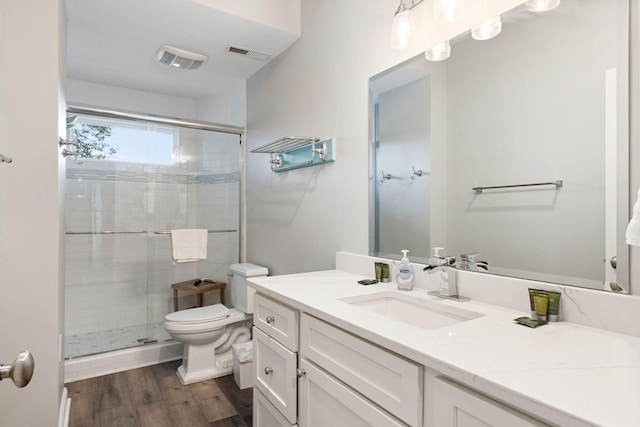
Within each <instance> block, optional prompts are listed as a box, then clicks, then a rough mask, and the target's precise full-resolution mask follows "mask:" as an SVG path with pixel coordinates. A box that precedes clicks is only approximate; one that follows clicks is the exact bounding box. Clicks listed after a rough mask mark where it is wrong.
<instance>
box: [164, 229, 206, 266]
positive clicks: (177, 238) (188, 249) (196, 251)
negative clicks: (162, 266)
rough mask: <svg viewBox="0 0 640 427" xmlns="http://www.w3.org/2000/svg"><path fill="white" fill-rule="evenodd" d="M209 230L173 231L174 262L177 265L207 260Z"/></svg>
mask: <svg viewBox="0 0 640 427" xmlns="http://www.w3.org/2000/svg"><path fill="white" fill-rule="evenodd" d="M208 236H209V231H208V230H203V229H191V230H189V229H186V230H171V247H172V252H173V260H174V261H175V262H177V263H181V262H193V261H202V260H205V259H207V238H208Z"/></svg>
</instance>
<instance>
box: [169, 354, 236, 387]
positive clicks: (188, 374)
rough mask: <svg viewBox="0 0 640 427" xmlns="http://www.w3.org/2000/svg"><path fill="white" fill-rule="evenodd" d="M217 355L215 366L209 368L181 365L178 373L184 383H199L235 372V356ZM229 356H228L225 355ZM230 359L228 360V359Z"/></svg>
mask: <svg viewBox="0 0 640 427" xmlns="http://www.w3.org/2000/svg"><path fill="white" fill-rule="evenodd" d="M221 356H222V357H220V356H218V357H216V363H215V366H209V367H208V368H207V369H200V370H194V369H191V370H187V369H186V368H185V366H184V365H180V366H179V367H178V370H177V371H176V374H177V375H178V378H180V382H181V383H182V384H183V385H188V384H193V383H197V382H199V381H205V380H210V379H212V378H218V377H224V376H225V375H230V374H232V373H233V357H229V355H221ZM224 356H227V357H224ZM227 359H228V360H227Z"/></svg>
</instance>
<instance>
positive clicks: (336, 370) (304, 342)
mask: <svg viewBox="0 0 640 427" xmlns="http://www.w3.org/2000/svg"><path fill="white" fill-rule="evenodd" d="M300 319H301V320H300V356H301V357H303V358H305V359H307V360H311V361H312V362H313V363H315V364H316V365H318V366H319V367H321V368H322V369H324V370H325V371H327V372H330V373H331V375H333V376H334V377H336V378H338V379H339V380H340V381H342V382H344V383H345V384H347V385H348V386H349V387H352V388H353V389H355V390H358V392H359V393H361V394H362V395H363V396H365V397H366V398H367V399H369V400H371V401H372V402H374V403H376V404H377V405H379V406H380V407H382V408H384V409H385V410H387V411H389V413H391V414H393V415H394V416H396V417H398V418H399V419H401V420H402V421H404V422H405V423H407V424H409V425H410V426H414V427H417V426H421V425H422V413H423V409H422V401H423V395H422V393H423V389H424V386H423V369H422V366H420V365H418V364H416V363H414V362H412V361H409V360H407V359H405V358H403V357H401V356H398V355H397V354H394V353H391V352H389V351H386V350H384V349H382V348H380V347H379V346H376V345H374V344H371V343H369V342H367V341H364V340H362V339H360V338H358V337H356V336H354V335H351V334H350V333H348V332H346V331H343V330H341V329H338V328H336V327H334V326H332V325H330V324H329V323H326V322H323V321H322V320H320V319H316V318H315V317H312V316H309V315H308V314H305V313H303V314H302V316H301V317H300Z"/></svg>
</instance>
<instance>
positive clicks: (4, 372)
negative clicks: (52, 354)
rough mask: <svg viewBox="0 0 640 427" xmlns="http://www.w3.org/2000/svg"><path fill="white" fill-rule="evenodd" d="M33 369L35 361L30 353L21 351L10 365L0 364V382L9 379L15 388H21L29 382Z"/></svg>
mask: <svg viewBox="0 0 640 427" xmlns="http://www.w3.org/2000/svg"><path fill="white" fill-rule="evenodd" d="M34 367H35V361H34V360H33V356H32V355H31V353H29V352H28V351H27V350H25V351H21V352H20V353H18V357H16V360H14V361H13V363H12V364H11V365H5V364H3V363H0V381H2V380H3V379H5V378H11V379H12V380H13V383H14V384H15V385H16V387H18V388H22V387H24V386H26V385H27V384H29V381H31V377H32V376H33V369H34Z"/></svg>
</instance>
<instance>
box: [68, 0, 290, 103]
mask: <svg viewBox="0 0 640 427" xmlns="http://www.w3.org/2000/svg"><path fill="white" fill-rule="evenodd" d="M261 1H267V0H261ZM65 8H66V15H67V76H68V77H69V78H71V79H77V80H84V81H88V82H93V83H100V84H105V85H111V86H119V87H124V88H130V89H138V90H144V91H149V92H156V93H162V94H167V95H174V96H183V97H189V98H199V97H204V96H210V95H214V94H216V93H220V92H224V91H225V90H226V89H228V88H229V87H233V86H236V85H237V84H238V83H240V82H243V81H245V80H246V79H247V78H249V77H250V76H251V75H252V74H254V73H255V72H256V71H258V70H259V69H260V68H262V67H263V66H264V65H265V64H266V63H267V61H263V60H260V59H256V58H253V57H251V56H246V55H238V54H235V53H230V52H228V48H229V46H232V47H235V48H240V49H244V50H248V51H257V52H262V53H266V54H270V55H272V56H271V58H273V57H276V56H277V55H279V54H280V53H282V52H283V51H284V50H285V49H287V48H288V47H289V46H291V45H292V44H293V43H294V42H295V41H296V40H297V38H298V37H299V36H300V34H299V32H297V33H296V32H289V31H286V30H283V29H282V28H276V27H274V26H270V25H268V24H266V23H261V22H256V21H255V20H250V19H247V18H244V17H242V16H239V15H234V14H232V13H228V12H224V11H221V10H218V9H215V8H213V7H211V6H209V5H204V4H202V2H197V1H191V0H136V1H130V0H92V1H87V0H65ZM163 45H171V46H175V47H177V48H180V49H184V50H188V51H191V52H195V53H198V54H201V55H205V56H207V57H208V60H207V61H206V62H205V63H204V64H202V66H200V67H199V68H197V69H193V70H185V69H179V68H176V67H168V66H167V65H165V64H162V63H160V62H157V61H156V59H155V55H156V53H157V52H158V49H159V48H160V47H161V46H163Z"/></svg>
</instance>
